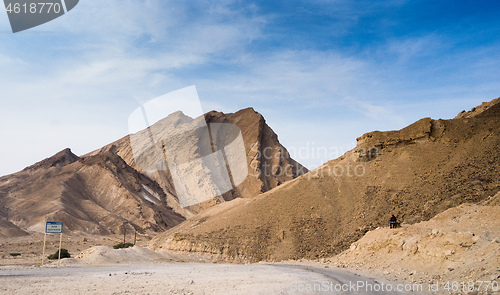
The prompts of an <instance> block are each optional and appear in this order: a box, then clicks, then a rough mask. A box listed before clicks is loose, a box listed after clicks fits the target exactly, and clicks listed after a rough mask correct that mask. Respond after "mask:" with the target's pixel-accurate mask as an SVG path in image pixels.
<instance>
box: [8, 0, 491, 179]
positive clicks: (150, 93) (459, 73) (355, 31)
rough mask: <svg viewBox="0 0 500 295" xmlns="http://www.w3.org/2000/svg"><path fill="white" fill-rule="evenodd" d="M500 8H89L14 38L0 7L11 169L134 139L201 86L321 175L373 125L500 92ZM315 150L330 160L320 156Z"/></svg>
mask: <svg viewBox="0 0 500 295" xmlns="http://www.w3.org/2000/svg"><path fill="white" fill-rule="evenodd" d="M499 15H500V2H498V1H404V0H393V1H344V0H334V1H328V0H318V1H236V0H235V1H232V0H224V1H216V2H214V1H166V0H150V1H149V0H143V1H138V0H137V1H133V0H101V1H91V0H81V1H80V4H79V5H78V6H77V7H75V8H74V9H73V10H72V11H70V12H69V13H68V14H67V15H64V16H62V17H60V18H58V19H56V20H54V21H52V22H50V23H47V24H45V25H42V26H39V27H36V28H34V29H31V30H28V31H25V32H20V33H17V34H12V33H11V31H10V26H9V23H8V18H7V14H6V13H5V12H4V11H2V12H0V102H1V105H0V134H1V135H2V145H0V175H4V174H8V173H12V172H16V171H18V170H20V169H22V168H24V167H26V166H28V165H30V164H32V163H34V162H36V161H39V160H41V159H43V158H45V157H48V156H51V155H52V154H54V153H56V152H58V151H59V150H62V149H64V148H66V147H70V148H72V150H73V152H75V153H76V154H78V155H82V154H85V153H87V152H90V151H92V150H94V149H97V148H99V147H101V146H103V145H105V144H107V143H110V142H112V141H114V140H116V139H118V138H121V137H122V136H124V135H126V134H127V133H128V126H127V118H128V116H129V115H130V113H131V112H132V111H133V110H134V109H135V108H137V107H138V106H139V105H140V104H141V103H144V102H147V101H148V100H150V99H152V98H154V97H157V96H160V95H162V94H165V93H167V92H170V91H174V90H177V89H180V88H183V87H186V86H190V85H196V87H197V90H198V94H199V96H200V99H201V100H202V102H203V108H204V110H205V111H209V110H212V109H216V110H220V111H224V112H234V111H237V110H239V109H242V108H245V107H249V106H252V107H254V108H255V109H256V110H257V111H259V112H260V113H262V114H263V115H264V116H265V118H266V119H267V121H268V124H269V125H270V126H271V127H272V128H273V129H274V131H275V132H276V133H277V134H278V135H279V139H280V141H281V142H282V143H283V144H284V145H285V146H286V147H287V148H288V149H289V150H290V151H291V153H292V155H293V154H295V158H296V159H297V160H299V161H300V162H302V163H304V164H306V165H307V166H308V167H309V168H312V167H315V166H318V165H320V164H321V163H323V162H325V161H327V160H330V159H332V158H335V157H337V156H339V155H340V154H342V153H343V152H345V151H347V150H348V149H350V148H352V147H354V146H355V140H356V137H359V136H361V135H362V134H363V133H365V132H369V131H372V130H394V129H400V128H402V127H404V126H406V125H408V124H410V123H412V122H414V121H416V120H418V119H420V118H422V117H432V118H435V119H437V118H445V119H447V118H453V117H454V116H455V115H456V114H457V113H459V112H460V111H461V110H463V109H467V110H469V109H470V108H472V107H474V106H476V105H478V104H480V103H481V102H483V101H489V100H491V99H494V98H496V97H499V96H500V38H499V36H500V18H499V17H498V16H499ZM324 148H326V149H327V151H328V152H327V153H326V154H325V153H324V152H323V153H321V155H318V151H324Z"/></svg>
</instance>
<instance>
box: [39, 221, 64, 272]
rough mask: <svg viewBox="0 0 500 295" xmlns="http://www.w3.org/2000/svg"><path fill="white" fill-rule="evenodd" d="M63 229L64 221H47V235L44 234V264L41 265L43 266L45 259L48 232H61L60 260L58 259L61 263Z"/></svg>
mask: <svg viewBox="0 0 500 295" xmlns="http://www.w3.org/2000/svg"><path fill="white" fill-rule="evenodd" d="M62 229H63V223H62V222H56V221H47V223H46V224H45V235H44V236H43V251H42V264H41V265H40V266H43V260H44V259H45V245H46V241H47V234H61V236H60V237H59V261H58V264H60V263H61V246H62Z"/></svg>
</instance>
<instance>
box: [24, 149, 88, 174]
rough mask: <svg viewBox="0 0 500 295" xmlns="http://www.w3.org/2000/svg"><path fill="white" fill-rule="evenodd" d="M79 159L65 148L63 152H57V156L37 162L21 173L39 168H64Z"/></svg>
mask: <svg viewBox="0 0 500 295" xmlns="http://www.w3.org/2000/svg"><path fill="white" fill-rule="evenodd" d="M79 159H80V158H79V157H78V156H77V155H75V154H73V153H72V152H71V149H69V148H65V149H64V150H62V151H60V152H58V153H57V154H55V155H53V156H52V157H49V158H47V159H45V160H42V161H40V162H37V163H35V164H33V165H31V166H29V167H26V168H24V169H23V171H33V170H37V169H40V168H50V167H64V166H66V165H69V164H72V163H74V162H76V161H78V160H79Z"/></svg>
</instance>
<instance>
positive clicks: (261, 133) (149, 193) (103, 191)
mask: <svg viewBox="0 0 500 295" xmlns="http://www.w3.org/2000/svg"><path fill="white" fill-rule="evenodd" d="M197 120H206V121H207V122H208V123H233V124H235V125H237V126H239V127H240V129H241V133H242V138H243V141H244V147H245V153H246V154H245V155H246V156H247V159H242V160H243V161H244V162H243V163H245V162H247V163H248V170H249V175H248V176H247V177H246V178H245V179H244V181H243V182H242V183H241V184H240V185H238V187H237V188H236V189H234V190H232V191H230V192H228V193H226V194H224V195H223V196H222V197H223V198H224V199H226V200H231V199H234V198H237V197H250V196H255V195H257V194H259V193H261V192H264V191H267V190H269V189H271V188H273V187H276V186H278V185H280V184H281V183H283V182H285V181H287V180H290V179H292V178H295V177H297V176H298V175H301V174H303V173H305V172H307V169H305V168H304V167H302V166H301V165H300V164H298V163H297V162H295V161H294V160H293V159H291V158H290V156H289V154H288V152H287V151H286V149H285V148H284V147H283V146H282V145H281V144H280V143H279V142H278V138H277V135H276V134H275V133H274V132H273V131H272V129H271V128H270V127H269V126H268V125H267V124H266V123H265V120H264V118H263V117H262V115H260V114H259V113H257V112H255V111H254V110H253V109H245V110H241V111H239V112H237V113H234V114H223V113H220V112H210V113H207V114H206V115H205V116H204V117H200V118H198V119H197ZM193 123H196V122H195V119H192V118H189V117H187V116H185V115H184V114H182V113H180V112H177V113H174V114H171V115H170V116H167V117H166V118H164V119H162V120H160V121H159V122H157V123H156V124H154V125H153V126H152V127H151V129H152V130H154V132H158V133H160V134H163V133H169V132H173V131H172V129H169V127H172V126H173V127H174V128H173V129H174V131H178V130H182V128H185V127H186V126H188V125H189V124H193ZM147 131H148V130H144V131H140V132H138V134H139V136H138V137H136V138H139V141H141V140H144V145H147V143H148V142H147V139H148V137H147V136H142V134H144V133H146V132H147ZM199 131H200V130H198V129H197V130H196V131H195V132H199ZM186 138H187V139H186ZM199 138H201V137H200V136H199V135H198V134H194V135H193V136H192V138H190V137H183V138H179V139H176V138H175V137H172V138H170V141H169V142H168V143H167V148H170V149H174V150H179V151H181V152H182V153H181V154H180V155H181V156H185V157H192V158H196V157H199V156H202V151H201V148H200V147H202V146H201V145H200V144H199V142H198V141H197V140H198V139H199ZM190 139H192V140H191V141H190ZM229 140H231V138H229ZM140 143H141V144H143V143H142V142H140ZM223 143H225V142H223ZM187 144H190V146H188V145H187ZM264 149H266V154H267V157H259V154H260V153H261V152H263V150H264ZM210 152H211V151H210ZM243 165H244V164H243ZM266 167H275V168H276V169H280V171H281V169H283V170H285V169H288V171H286V172H287V173H276V171H274V172H273V173H271V172H272V171H271V172H269V173H267V172H266V171H265V169H266ZM281 167H283V168H281ZM163 168H165V167H163ZM190 168H191V170H190V171H189V172H191V173H193V174H196V173H197V172H199V171H198V170H196V169H197V168H199V167H197V166H195V165H192V166H190ZM201 168H203V167H201ZM261 171H262V173H258V172H261ZM197 181H199V183H200V186H202V185H203V181H205V184H204V185H205V186H210V183H209V182H208V181H207V180H206V179H201V180H197ZM209 188H210V187H209ZM218 201H221V197H219V198H218V199H214V200H210V201H207V202H205V204H202V205H196V206H192V207H190V208H188V210H185V209H183V208H181V207H180V205H179V202H178V199H177V196H176V193H175V189H174V184H173V181H172V177H171V175H170V171H169V170H168V169H165V170H161V171H148V170H145V169H141V167H139V166H138V165H137V164H136V163H135V160H134V155H133V151H132V147H131V144H130V136H126V137H124V138H122V139H120V140H118V141H115V142H114V143H112V144H110V145H107V146H105V147H103V148H101V149H99V150H98V151H95V152H92V153H90V154H87V155H84V156H82V157H78V156H76V155H75V154H73V153H72V152H71V151H70V149H65V150H63V151H61V152H59V153H57V154H55V155H54V156H52V157H50V158H47V159H45V160H42V161H40V162H38V163H36V164H34V165H32V166H29V167H27V168H25V169H24V170H22V171H20V172H18V173H14V174H11V175H7V176H4V177H0V235H1V236H19V235H25V234H27V232H30V231H38V232H42V231H43V230H44V228H43V226H44V223H45V221H46V220H59V221H63V222H64V224H65V229H66V230H69V231H70V232H74V233H76V232H84V233H88V234H113V233H119V232H120V230H121V229H120V227H121V226H122V225H123V224H124V223H129V224H130V226H131V227H132V226H133V227H134V228H136V229H138V230H140V231H143V232H144V231H152V232H157V231H163V230H165V229H168V228H171V227H173V226H175V225H177V224H179V223H181V222H183V221H184V220H185V217H186V216H189V215H191V214H193V212H197V211H199V210H201V209H203V208H204V207H209V206H210V205H213V204H215V203H216V202H218Z"/></svg>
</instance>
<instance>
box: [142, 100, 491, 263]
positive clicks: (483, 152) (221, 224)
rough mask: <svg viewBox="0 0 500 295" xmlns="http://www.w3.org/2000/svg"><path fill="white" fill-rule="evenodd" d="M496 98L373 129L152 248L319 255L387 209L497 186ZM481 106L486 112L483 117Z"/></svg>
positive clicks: (424, 214) (408, 219)
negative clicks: (463, 114) (472, 109)
mask: <svg viewBox="0 0 500 295" xmlns="http://www.w3.org/2000/svg"><path fill="white" fill-rule="evenodd" d="M498 109H499V102H498V100H496V101H493V102H492V103H491V104H490V105H489V106H488V107H487V108H485V110H483V111H481V113H480V114H478V115H473V116H470V117H469V118H455V119H452V120H432V119H430V118H425V119H422V120H420V121H418V122H416V123H414V124H412V125H410V126H408V127H406V128H404V129H402V130H399V131H389V132H378V131H376V132H371V133H367V134H365V135H363V136H362V137H360V138H358V144H357V147H356V148H355V149H353V150H351V151H349V152H348V153H346V154H345V155H343V156H342V157H340V158H338V159H335V160H332V161H330V162H328V163H326V164H324V165H323V166H322V167H319V168H318V169H315V170H313V171H311V172H309V173H308V174H306V175H303V176H301V177H299V178H297V179H295V180H292V181H289V182H287V183H286V184H284V185H283V186H280V187H277V188H275V189H273V190H271V191H269V192H267V193H264V194H262V195H260V196H258V197H256V198H253V199H249V200H239V201H238V202H237V203H233V204H224V205H223V206H220V207H221V208H213V209H211V210H209V211H207V212H204V213H203V214H201V215H199V216H197V217H195V218H193V219H190V220H188V221H186V222H185V223H183V224H181V225H179V226H177V227H174V228H172V229H170V230H169V231H167V232H165V233H162V234H160V235H158V236H157V237H156V238H155V239H154V240H153V241H152V243H151V248H153V249H163V250H176V251H193V252H203V253H209V254H214V255H221V256H222V257H224V258H227V259H243V260H246V261H259V260H282V259H298V258H303V257H304V258H318V257H327V256H331V255H333V254H336V253H339V252H340V251H342V250H344V249H346V248H348V247H349V245H350V244H351V243H352V242H354V241H356V240H358V239H359V238H360V237H361V236H363V235H364V234H365V233H366V232H367V231H368V230H371V229H374V228H376V227H379V226H383V225H386V224H387V223H388V220H389V217H390V216H391V215H392V214H395V215H396V216H397V217H398V218H399V219H400V220H401V221H402V222H404V223H415V222H420V221H423V220H428V219H430V218H432V217H433V216H435V215H436V214H438V213H440V212H443V211H444V210H446V209H448V208H451V207H455V206H458V205H460V204H462V203H466V202H472V203H477V202H480V201H482V200H485V199H486V198H488V197H489V196H493V195H495V194H496V193H497V192H498V191H499V188H500V156H499V155H498V152H497V151H498V150H499V148H500V135H499V134H500V112H499V111H498ZM485 114H487V115H485Z"/></svg>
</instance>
